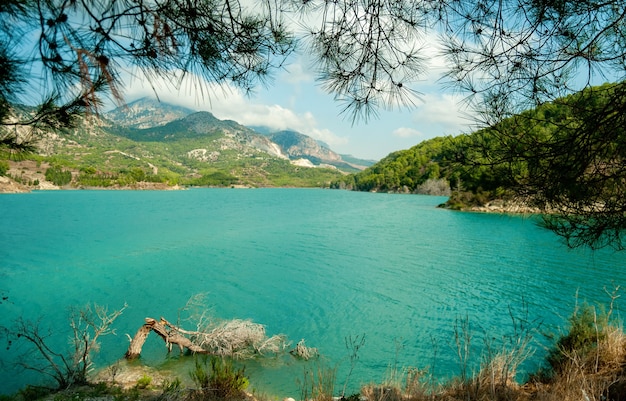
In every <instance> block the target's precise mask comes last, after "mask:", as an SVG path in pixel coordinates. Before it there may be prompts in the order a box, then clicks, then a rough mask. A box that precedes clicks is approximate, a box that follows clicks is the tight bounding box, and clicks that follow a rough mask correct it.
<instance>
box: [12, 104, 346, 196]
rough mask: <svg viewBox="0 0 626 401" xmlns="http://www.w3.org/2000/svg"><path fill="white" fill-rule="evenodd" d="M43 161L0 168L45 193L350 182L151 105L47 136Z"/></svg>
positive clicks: (255, 137) (248, 136)
mask: <svg viewBox="0 0 626 401" xmlns="http://www.w3.org/2000/svg"><path fill="white" fill-rule="evenodd" d="M181 114H184V116H183V117H180V118H177V117H178V116H179V115H181ZM150 116H153V117H150ZM159 118H164V119H165V120H170V121H159V120H158V119H159ZM303 137H304V136H303ZM301 140H302V141H303V142H307V143H309V142H312V143H313V144H315V141H313V140H312V139H310V138H309V140H306V138H301ZM311 146H313V145H311ZM38 153H39V155H37V156H36V158H35V159H33V160H32V161H33V163H17V162H14V161H6V162H5V161H4V160H0V167H2V169H3V170H4V171H6V170H8V172H7V176H9V177H11V178H13V180H14V181H15V182H17V183H21V184H24V185H26V186H28V187H29V188H38V189H45V188H50V187H51V186H52V184H54V185H56V186H65V185H68V186H71V187H129V186H130V187H137V185H139V183H141V185H142V186H141V187H142V188H145V187H146V186H145V185H144V184H145V183H154V184H158V187H162V186H164V185H175V184H184V185H201V186H246V187H263V186H292V187H312V186H313V187H319V186H322V187H324V186H326V187H327V186H329V185H330V183H331V182H332V181H335V180H337V179H339V178H340V177H341V176H342V175H344V174H346V173H345V172H342V171H340V170H338V169H337V168H336V167H333V166H331V165H327V164H320V163H319V162H316V163H312V162H310V161H308V160H307V161H306V163H304V162H303V160H302V159H301V160H290V157H289V156H288V154H287V153H286V152H285V151H284V150H283V148H282V147H281V145H279V144H277V143H275V142H273V141H272V139H271V138H270V137H268V136H265V135H261V134H260V133H258V132H256V131H254V130H252V129H250V128H248V127H245V126H243V125H241V124H239V123H237V122H235V121H230V120H220V119H218V118H216V117H215V116H214V115H212V114H211V113H209V112H193V111H192V110H188V109H184V108H179V107H176V106H170V105H167V104H164V103H158V102H154V101H148V100H146V99H142V100H140V101H138V102H133V103H131V104H130V105H129V106H127V107H123V108H119V109H116V110H113V111H111V112H109V113H106V114H105V115H102V116H98V115H90V116H85V117H84V118H82V119H81V120H79V123H78V124H77V126H76V127H75V128H72V129H64V130H55V131H50V132H47V133H45V135H44V136H43V137H42V138H41V140H40V141H39V144H38ZM3 165H4V167H3ZM7 165H8V167H9V168H8V169H7V168H6V166H7ZM303 167H310V168H303ZM313 167H315V168H313ZM31 170H32V171H31ZM44 172H45V174H44ZM0 175H1V174H0ZM147 187H153V185H152V184H150V185H148V186H147ZM1 190H2V189H1V188H0V191H1Z"/></svg>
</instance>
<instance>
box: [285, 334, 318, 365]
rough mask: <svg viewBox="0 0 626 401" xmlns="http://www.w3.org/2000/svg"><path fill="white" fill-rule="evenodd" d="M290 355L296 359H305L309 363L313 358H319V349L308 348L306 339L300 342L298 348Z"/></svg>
mask: <svg viewBox="0 0 626 401" xmlns="http://www.w3.org/2000/svg"><path fill="white" fill-rule="evenodd" d="M289 353H290V354H291V355H293V356H295V357H296V358H300V359H304V360H305V361H308V360H309V359H311V358H317V357H318V356H319V354H318V352H317V348H313V347H308V346H307V345H306V344H305V342H304V339H302V340H300V341H298V344H296V347H295V348H294V349H292V350H291V351H289Z"/></svg>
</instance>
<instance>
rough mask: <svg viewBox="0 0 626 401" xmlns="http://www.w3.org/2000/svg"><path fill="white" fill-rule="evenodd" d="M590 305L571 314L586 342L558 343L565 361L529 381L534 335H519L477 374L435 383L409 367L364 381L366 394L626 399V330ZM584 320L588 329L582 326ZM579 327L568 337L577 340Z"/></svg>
mask: <svg viewBox="0 0 626 401" xmlns="http://www.w3.org/2000/svg"><path fill="white" fill-rule="evenodd" d="M588 308H590V309H589V310H587V311H586V312H587V313H586V314H579V315H577V312H575V313H574V315H573V317H572V320H571V322H572V327H575V328H576V330H578V331H577V332H575V333H574V335H576V336H586V337H585V338H584V339H582V338H576V341H575V343H577V344H580V348H575V349H569V348H567V347H563V346H562V344H563V342H561V343H560V344H561V345H560V344H557V348H555V349H556V350H557V351H556V352H558V353H559V358H558V361H559V365H558V366H553V367H552V368H553V370H552V371H551V372H550V373H551V374H545V372H544V373H543V374H539V375H536V376H535V377H532V378H531V379H530V380H529V381H528V382H527V383H524V384H520V383H517V382H516V381H515V375H516V373H517V368H518V366H519V365H520V364H521V363H522V362H523V361H524V359H525V358H527V357H528V356H530V355H531V351H530V349H529V347H528V344H529V343H528V341H527V339H528V338H527V337H519V338H520V339H521V340H522V341H516V342H513V343H509V344H508V345H509V346H508V347H502V348H501V349H499V350H498V352H493V353H492V352H487V357H485V358H484V361H483V363H482V364H481V368H480V370H479V371H478V372H477V373H476V374H474V375H472V376H471V377H466V378H465V379H462V378H457V379H455V380H452V381H450V382H448V383H446V384H442V385H433V384H432V383H429V382H428V381H427V380H424V379H426V376H425V375H424V372H422V371H416V370H407V371H405V373H404V377H402V378H401V380H395V381H391V380H387V381H384V382H383V384H375V385H367V386H364V387H363V388H362V390H361V396H362V397H363V398H365V399H366V400H367V401H625V400H626V334H625V333H624V331H623V330H622V328H621V327H620V326H619V325H615V324H610V323H609V322H608V321H609V319H608V316H610V312H609V314H608V316H607V315H602V316H597V314H596V311H595V308H593V307H588ZM589 317H591V319H588V318H589ZM577 319H578V320H577ZM584 319H588V320H587V321H585V320H584ZM581 325H582V326H584V327H585V328H586V331H582V332H581V331H580V328H581ZM574 331H575V330H572V331H570V333H567V334H566V335H564V336H563V337H562V338H566V339H568V340H570V341H571V340H572V335H573V334H572V332H574ZM581 340H584V341H581ZM511 344H513V346H510V345H511ZM461 345H463V344H462V342H461ZM488 351H489V350H488ZM418 372H421V373H419V374H418Z"/></svg>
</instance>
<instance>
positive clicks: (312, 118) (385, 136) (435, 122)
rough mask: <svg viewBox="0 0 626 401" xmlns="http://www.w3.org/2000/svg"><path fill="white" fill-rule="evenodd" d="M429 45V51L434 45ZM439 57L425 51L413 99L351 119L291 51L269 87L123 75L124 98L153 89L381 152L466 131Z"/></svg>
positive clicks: (220, 113)
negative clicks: (178, 83)
mask: <svg viewBox="0 0 626 401" xmlns="http://www.w3.org/2000/svg"><path fill="white" fill-rule="evenodd" d="M431 51H432V52H433V54H434V52H436V49H432V50H431ZM436 59H437V58H436V57H431V58H430V60H431V62H432V65H431V66H430V68H429V69H428V70H429V73H428V75H427V76H424V78H423V80H421V81H419V82H416V83H415V84H414V85H413V86H412V87H413V88H414V89H416V90H417V91H418V92H420V94H421V96H420V97H419V101H418V103H417V104H416V106H415V107H413V108H412V109H397V108H396V109H395V110H391V111H386V110H380V112H379V114H378V116H377V117H373V118H371V119H370V120H369V121H367V122H356V123H354V124H353V122H352V119H351V118H349V116H344V115H342V114H341V106H342V104H341V103H339V102H336V101H335V100H334V99H333V96H332V95H331V94H328V93H325V92H324V91H323V90H322V88H321V87H320V86H319V85H318V83H317V82H316V80H315V76H314V74H313V73H312V72H311V71H312V69H311V68H310V62H308V61H307V60H306V59H305V57H304V56H302V55H296V56H295V57H292V58H291V59H290V62H289V64H288V65H287V66H286V67H285V69H284V70H279V71H277V72H276V73H275V74H274V77H273V80H272V81H271V82H270V84H269V85H268V86H267V87H263V86H259V87H258V88H257V89H256V91H255V93H253V94H251V95H245V94H243V93H242V92H241V91H240V90H238V89H236V88H232V87H220V88H216V87H215V86H213V87H209V88H207V87H204V88H203V90H199V88H198V87H197V85H196V81H195V80H189V81H187V82H185V83H183V85H182V87H181V88H180V89H179V90H177V89H175V88H173V87H172V85H168V84H167V83H166V82H157V83H156V85H154V86H155V88H154V89H153V88H152V87H151V86H150V85H147V84H146V83H145V82H143V81H141V80H140V79H137V78H135V79H132V78H131V79H126V80H125V84H126V85H125V88H124V100H125V101H126V102H127V103H130V102H132V101H133V100H136V99H139V98H141V97H144V96H151V97H155V92H156V94H157V95H158V98H159V99H160V100H161V101H162V102H166V103H170V104H175V105H181V106H185V107H188V108H191V109H194V110H197V111H209V112H211V113H213V115H215V116H216V117H217V118H219V119H222V120H225V119H229V120H234V121H237V122H238V123H240V124H243V125H246V126H267V127H270V128H273V129H276V130H283V129H290V130H294V131H297V132H300V133H303V134H306V135H309V136H311V137H312V138H315V139H318V140H321V141H324V142H325V143H327V144H328V145H329V146H330V148H331V149H332V150H333V151H335V152H337V153H340V154H349V155H353V156H355V157H358V158H361V159H370V160H380V159H381V158H383V157H385V156H387V155H388V154H389V153H391V152H394V151H397V150H403V149H408V148H410V147H412V146H415V145H417V144H418V143H420V142H422V141H424V140H426V139H429V138H433V137H437V136H443V135H457V134H459V133H463V132H468V131H469V129H470V128H469V127H470V123H471V121H470V118H469V117H468V115H467V112H466V111H465V110H464V109H463V107H462V101H461V100H462V97H461V96H459V95H455V94H453V93H452V92H450V91H448V92H446V91H444V89H443V85H442V84H441V83H439V82H437V81H438V79H439V73H440V72H441V71H442V68H441V65H440V64H437V62H436V61H434V60H436Z"/></svg>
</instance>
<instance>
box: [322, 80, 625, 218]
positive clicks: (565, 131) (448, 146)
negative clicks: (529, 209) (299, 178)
mask: <svg viewBox="0 0 626 401" xmlns="http://www.w3.org/2000/svg"><path fill="white" fill-rule="evenodd" d="M623 86H624V85H623V84H617V85H609V84H607V85H603V86H601V87H596V88H589V89H587V90H585V91H584V92H581V93H579V94H575V95H571V96H568V97H566V98H562V99H559V100H557V101H555V102H551V103H547V104H544V105H542V106H540V107H538V108H536V109H533V110H529V111H527V112H525V113H522V114H520V115H517V116H515V117H513V118H508V119H506V120H504V121H502V122H501V123H499V124H496V125H494V126H493V127H490V128H486V129H482V130H479V131H476V132H474V133H471V134H467V135H459V136H455V137H452V136H446V137H437V138H433V139H429V140H426V141H424V142H421V143H419V144H418V145H416V146H414V147H412V148H410V149H407V150H401V151H397V152H394V153H391V154H389V155H388V156H387V157H385V158H384V159H382V160H381V161H380V162H378V163H376V164H375V165H373V166H371V167H369V168H367V169H365V170H364V171H362V172H359V173H357V174H352V175H350V176H347V177H343V178H342V179H341V180H340V181H337V182H334V183H333V186H334V187H336V188H347V189H353V190H357V191H375V192H404V193H424V194H437V195H451V199H450V201H449V202H448V203H449V206H450V207H457V208H462V207H465V206H468V205H482V204H485V203H486V202H488V201H490V200H493V199H503V198H507V197H509V196H512V194H513V193H514V191H513V190H514V189H519V188H516V186H519V185H520V183H521V184H524V183H526V182H532V181H537V180H552V181H553V182H554V185H557V184H558V183H559V182H562V181H566V180H567V174H566V172H565V171H563V169H559V167H558V165H559V163H563V165H566V164H567V163H569V164H570V165H575V164H572V160H569V159H571V158H572V157H573V156H572V155H571V152H570V151H569V150H568V149H570V148H571V147H572V146H576V147H583V148H589V149H590V151H589V152H588V153H589V154H594V155H597V154H603V153H602V151H601V149H603V148H607V149H609V148H614V147H619V146H624V144H623V142H624V132H616V133H610V134H608V133H602V131H601V129H599V130H598V133H597V134H596V136H595V137H593V138H590V137H584V138H576V137H575V133H576V127H577V126H580V124H582V123H583V119H584V118H586V117H585V115H587V116H588V115H593V113H594V111H596V110H599V109H600V108H603V107H605V105H606V103H607V101H608V100H607V99H608V96H609V94H610V93H612V92H613V91H614V90H616V89H617V88H622V87H623ZM581 99H584V102H581ZM573 104H576V107H572V105H573ZM581 104H584V107H582V106H581ZM548 156H549V157H548ZM615 163H616V161H615V160H605V161H604V162H603V165H605V166H609V165H611V164H615ZM581 168H583V167H581ZM548 172H552V174H553V176H548V175H547V174H548ZM554 174H557V175H558V176H554ZM581 190H582V189H581ZM591 191H595V192H601V191H602V189H601V188H593V189H592V188H590V189H589V190H587V191H586V192H589V194H588V195H592V193H591ZM515 194H516V196H518V197H519V196H520V191H515ZM524 195H527V196H529V197H532V196H534V195H536V194H534V193H530V192H529V193H526V194H524ZM581 196H582V193H581Z"/></svg>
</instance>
